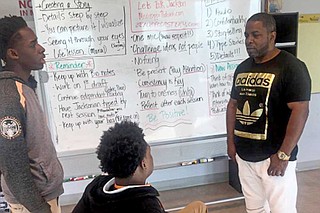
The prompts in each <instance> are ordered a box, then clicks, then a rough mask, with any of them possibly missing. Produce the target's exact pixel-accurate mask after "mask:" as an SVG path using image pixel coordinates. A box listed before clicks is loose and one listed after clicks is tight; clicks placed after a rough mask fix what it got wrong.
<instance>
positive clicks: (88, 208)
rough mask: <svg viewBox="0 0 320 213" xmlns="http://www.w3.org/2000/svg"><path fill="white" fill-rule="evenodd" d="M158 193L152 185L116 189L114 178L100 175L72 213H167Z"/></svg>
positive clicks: (88, 187) (87, 189) (86, 190)
mask: <svg viewBox="0 0 320 213" xmlns="http://www.w3.org/2000/svg"><path fill="white" fill-rule="evenodd" d="M157 196H159V193H158V191H157V190H156V189H155V188H153V187H152V186H150V185H131V186H126V187H123V188H120V189H115V188H114V178H113V177H111V176H106V175H100V176H98V177H96V178H95V179H94V180H93V181H92V182H91V183H90V184H89V185H88V186H87V187H86V189H85V192H84V194H83V196H82V198H81V199H80V201H79V202H78V204H77V205H76V206H75V208H74V209H73V211H72V213H90V212H92V213H127V212H139V213H165V211H164V209H163V206H162V204H161V202H160V200H159V199H158V198H157Z"/></svg>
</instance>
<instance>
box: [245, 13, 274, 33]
mask: <svg viewBox="0 0 320 213" xmlns="http://www.w3.org/2000/svg"><path fill="white" fill-rule="evenodd" d="M249 21H261V22H262V24H263V26H264V27H265V28H267V31H268V32H276V31H277V25H276V21H275V19H274V18H273V16H272V15H270V14H268V13H256V14H254V15H252V16H251V17H250V18H249V19H248V21H247V23H248V22H249Z"/></svg>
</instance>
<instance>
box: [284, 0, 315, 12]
mask: <svg viewBox="0 0 320 213" xmlns="http://www.w3.org/2000/svg"><path fill="white" fill-rule="evenodd" d="M281 12H299V13H304V14H314V13H320V1H319V0H304V1H302V0H282V10H281Z"/></svg>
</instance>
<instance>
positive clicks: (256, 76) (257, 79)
mask: <svg viewBox="0 0 320 213" xmlns="http://www.w3.org/2000/svg"><path fill="white" fill-rule="evenodd" d="M274 76H275V75H274V74H271V73H240V74H238V75H237V78H236V81H235V85H236V86H246V87H264V88H270V87H271V83H272V82H273V79H274Z"/></svg>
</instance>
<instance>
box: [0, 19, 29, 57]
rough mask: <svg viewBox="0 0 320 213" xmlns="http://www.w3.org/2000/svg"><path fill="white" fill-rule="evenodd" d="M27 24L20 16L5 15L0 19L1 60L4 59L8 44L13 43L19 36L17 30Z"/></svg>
mask: <svg viewBox="0 0 320 213" xmlns="http://www.w3.org/2000/svg"><path fill="white" fill-rule="evenodd" d="M27 26H28V25H27V23H26V21H25V20H24V19H23V18H22V17H18V16H5V17H4V18H1V19H0V57H1V59H2V60H3V61H6V53H7V50H8V48H9V47H10V45H11V44H15V42H16V41H17V40H18V39H19V38H20V34H19V33H17V32H18V31H19V30H20V29H22V28H24V27H27Z"/></svg>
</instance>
